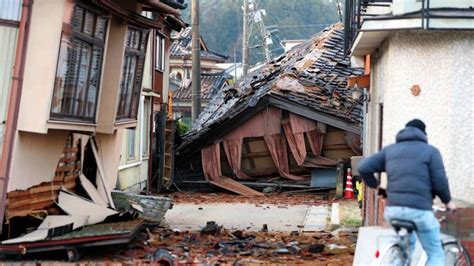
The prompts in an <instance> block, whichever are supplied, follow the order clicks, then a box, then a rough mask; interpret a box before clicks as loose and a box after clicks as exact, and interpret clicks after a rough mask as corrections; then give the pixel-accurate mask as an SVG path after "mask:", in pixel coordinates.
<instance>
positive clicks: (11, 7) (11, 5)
mask: <svg viewBox="0 0 474 266" xmlns="http://www.w3.org/2000/svg"><path fill="white" fill-rule="evenodd" d="M21 2H22V1H21V0H0V19H4V20H14V21H20V14H21Z"/></svg>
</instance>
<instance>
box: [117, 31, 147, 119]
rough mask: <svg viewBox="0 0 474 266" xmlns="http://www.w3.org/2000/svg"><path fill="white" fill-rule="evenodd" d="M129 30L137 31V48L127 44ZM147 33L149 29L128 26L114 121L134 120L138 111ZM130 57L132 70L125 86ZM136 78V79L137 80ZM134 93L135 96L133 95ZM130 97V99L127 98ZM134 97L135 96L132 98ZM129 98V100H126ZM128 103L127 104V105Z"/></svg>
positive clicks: (129, 67)
mask: <svg viewBox="0 0 474 266" xmlns="http://www.w3.org/2000/svg"><path fill="white" fill-rule="evenodd" d="M131 32H139V33H140V39H139V43H138V49H136V48H134V47H130V46H129V34H130V33H131ZM148 34H149V31H148V30H146V29H141V28H136V27H132V26H128V29H127V36H126V39H125V42H126V44H125V52H124V53H125V55H124V58H123V60H124V64H123V68H122V75H121V81H120V93H119V102H118V104H117V110H116V121H119V122H123V121H126V120H136V119H137V116H138V112H139V108H138V107H139V106H138V105H139V102H140V92H141V86H142V81H143V72H144V69H145V57H146V48H147V44H148ZM129 58H130V60H131V58H135V60H136V61H135V65H134V70H133V71H134V72H133V75H132V78H133V80H132V82H131V88H128V87H125V86H126V84H125V83H124V79H125V78H126V77H125V75H127V74H128V73H130V71H131V66H130V65H127V60H128V59H129ZM139 62H140V64H141V73H140V72H139V71H137V66H138V65H139ZM137 78H138V81H137ZM128 89H130V94H128V91H129V90H128ZM134 95H135V96H134ZM127 97H131V99H127ZM134 97H135V98H134ZM128 100H129V101H128ZM127 103H129V106H127ZM133 106H135V108H133Z"/></svg>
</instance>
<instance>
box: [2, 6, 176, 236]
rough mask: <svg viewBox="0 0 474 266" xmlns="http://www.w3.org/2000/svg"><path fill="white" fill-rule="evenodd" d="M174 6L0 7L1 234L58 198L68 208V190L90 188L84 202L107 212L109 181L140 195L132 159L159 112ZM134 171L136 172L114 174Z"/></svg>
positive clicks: (53, 208) (142, 178)
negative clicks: (102, 206) (87, 200)
mask: <svg viewBox="0 0 474 266" xmlns="http://www.w3.org/2000/svg"><path fill="white" fill-rule="evenodd" d="M168 2H173V1H168ZM179 5H181V4H180V3H178V2H176V3H174V5H173V4H171V3H168V4H164V3H160V2H159V1H146V0H144V1H133V0H129V1H120V2H119V1H110V0H87V1H86V0H84V1H81V0H77V1H76V0H52V1H34V2H33V1H29V0H24V1H0V10H1V11H0V15H1V16H2V17H1V20H0V34H1V35H2V40H3V38H4V37H5V38H6V40H8V41H9V43H8V45H7V46H6V47H2V49H1V53H2V55H7V56H6V58H8V62H7V64H6V66H3V65H2V67H3V68H5V69H2V75H4V76H2V83H1V88H0V89H1V95H2V99H1V103H2V105H1V106H0V107H1V110H2V112H1V114H2V121H3V120H5V125H3V123H2V132H1V133H2V135H1V139H2V155H1V156H2V157H1V159H2V160H1V165H0V166H1V167H0V170H1V172H0V176H1V184H0V188H1V190H2V204H1V214H2V215H3V214H4V217H5V219H4V220H5V224H6V227H4V228H7V229H8V230H7V231H5V230H4V233H5V232H7V233H8V234H2V237H3V238H8V237H10V236H14V235H9V232H10V231H11V230H10V229H11V228H13V227H17V226H20V225H19V224H15V219H17V218H18V219H21V218H22V217H25V216H28V215H32V214H38V213H40V214H41V215H40V216H41V217H44V215H47V214H51V213H57V203H58V201H59V200H60V199H59V197H60V195H62V196H61V197H62V199H63V202H69V203H71V201H69V198H71V197H70V196H71V194H73V193H74V192H77V191H78V190H83V189H86V190H87V191H89V192H90V191H94V190H95V189H97V193H98V195H96V194H94V195H91V194H89V198H91V199H92V200H94V199H95V200H96V201H94V202H95V203H97V202H101V203H103V202H102V201H105V203H106V204H105V206H108V207H111V208H113V207H114V203H113V202H112V200H111V196H110V191H111V190H113V189H115V188H116V186H117V184H118V186H119V188H121V189H128V190H134V191H140V190H141V189H142V188H143V185H139V184H140V183H146V181H147V180H150V176H151V171H150V170H149V169H150V167H151V165H150V164H149V163H148V162H147V163H146V164H145V163H143V161H144V160H143V158H144V157H140V156H141V155H146V156H149V154H150V151H151V138H152V136H153V130H152V129H153V127H154V123H153V121H154V120H153V115H152V114H154V113H155V112H157V111H160V110H161V109H162V108H163V107H165V108H166V103H167V100H168V98H167V97H163V95H167V94H168V85H167V84H168V80H167V76H168V73H167V72H166V71H164V69H166V68H167V66H168V64H169V60H168V59H166V57H168V53H167V50H166V48H165V47H166V46H169V44H170V41H169V40H170V33H171V30H178V31H179V30H181V28H183V27H185V23H184V22H183V21H182V20H181V18H180V11H179V10H178V9H176V8H175V7H179ZM162 40H164V41H162ZM158 44H160V45H158ZM161 44H164V46H163V45H161ZM2 45H4V44H3V42H2ZM3 48H5V49H3ZM2 58H3V56H2ZM158 66H160V68H159V67H158ZM4 96H6V97H4ZM132 132H133V133H132ZM155 134H161V132H155ZM139 136H140V139H139V140H138V141H137V139H138V137H139ZM129 147H133V148H130V149H128V148H129ZM137 150H139V151H140V156H138V155H137V153H136V151H137ZM132 153H134V154H132ZM131 159H137V161H132V160H131ZM138 159H139V160H138ZM142 164H143V166H142ZM138 165H139V166H141V167H142V168H143V169H144V170H142V171H143V173H141V174H136V173H134V174H126V173H124V171H126V170H127V169H132V168H133V167H135V166H138ZM119 169H120V173H119ZM131 177H133V178H135V179H136V180H130V178H131ZM90 185H92V186H94V187H95V188H94V189H92V190H88V189H87V188H89V187H90ZM65 191H67V192H65ZM72 200H73V201H74V199H72ZM99 205H100V204H99ZM84 206H85V205H84ZM60 207H61V206H60ZM78 208H79V207H78ZM81 208H82V207H81ZM62 210H63V211H65V210H64V209H62ZM109 210H110V213H112V212H114V210H112V209H109ZM65 212H66V213H68V212H67V211H65ZM110 213H109V214H110Z"/></svg>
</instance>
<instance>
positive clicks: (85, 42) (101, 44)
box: [50, 3, 109, 123]
mask: <svg viewBox="0 0 474 266" xmlns="http://www.w3.org/2000/svg"><path fill="white" fill-rule="evenodd" d="M78 8H80V9H82V10H83V11H82V12H83V14H82V18H81V27H80V28H75V27H74V25H73V23H74V21H73V20H74V18H75V12H76V10H77V9H78ZM87 13H91V14H92V15H93V22H92V23H93V24H92V29H91V35H88V34H85V33H83V31H84V27H85V24H86V15H87ZM71 19H72V21H71V24H63V30H62V33H61V40H60V42H61V43H60V48H59V53H58V60H57V64H56V74H55V79H57V78H58V74H59V71H60V69H59V64H60V61H61V60H62V54H61V52H62V51H63V49H66V51H67V52H66V54H65V55H64V56H66V57H69V56H71V55H70V54H69V53H71V52H76V53H78V54H79V56H78V61H77V62H76V63H75V66H71V65H70V64H71V62H69V60H68V59H66V60H67V62H66V64H67V65H66V69H67V70H66V72H65V74H64V77H63V81H64V83H66V80H67V76H68V74H67V72H68V71H69V69H72V68H77V69H75V70H74V72H76V73H75V74H74V75H75V76H74V80H73V83H74V86H72V87H67V85H64V88H61V87H60V86H61V85H59V84H58V83H57V81H55V84H54V88H53V90H54V91H53V99H52V103H51V108H50V118H51V119H52V120H61V121H71V122H77V121H80V122H88V123H94V122H95V119H96V116H97V109H98V108H97V107H98V104H99V102H98V100H99V94H100V82H101V77H102V66H103V62H104V55H105V43H106V37H107V28H108V23H109V19H108V17H107V16H106V15H104V13H103V12H101V11H100V10H98V9H96V8H93V7H91V6H88V5H86V4H83V3H76V4H75V6H74V9H73V14H72V17H71ZM100 19H103V21H104V24H103V32H102V36H101V37H98V36H97V25H98V22H99V20H100ZM65 36H66V37H65ZM66 38H68V39H66ZM74 42H77V43H79V44H80V48H79V49H78V50H76V51H74ZM63 45H66V47H63ZM68 45H71V47H68ZM84 46H89V49H90V57H89V58H88V66H87V69H86V77H85V86H84V87H85V94H84V96H83V97H79V98H76V97H77V92H78V82H79V80H80V78H79V72H80V66H81V64H82V52H83V47H84ZM96 50H99V51H100V59H99V61H98V62H97V64H98V65H97V73H96V75H97V81H96V83H97V84H96V91H95V94H96V95H95V97H94V106H93V111H92V112H93V114H92V116H86V114H85V112H86V109H87V107H85V108H84V107H83V108H81V109H79V110H80V111H79V114H77V113H75V112H77V111H74V109H75V108H76V105H79V104H81V103H78V101H83V103H82V104H87V103H88V97H89V93H90V92H91V72H92V69H93V68H94V64H93V63H94V52H95V51H96ZM58 90H59V91H61V90H62V92H58ZM67 94H70V95H73V96H72V97H71V98H70V99H68V98H66V97H65V95H67ZM59 99H60V101H61V104H60V105H58V108H59V109H60V110H59V111H55V110H54V108H55V105H54V102H55V101H59ZM68 100H69V101H70V103H69V104H70V105H71V106H70V107H67V101H68ZM59 106H60V107H59ZM65 108H68V109H70V111H66V112H65V111H64V110H63V109H65Z"/></svg>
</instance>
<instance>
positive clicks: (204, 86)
mask: <svg viewBox="0 0 474 266" xmlns="http://www.w3.org/2000/svg"><path fill="white" fill-rule="evenodd" d="M228 79H229V76H228V75H227V73H225V72H218V73H203V74H201V99H203V100H211V99H212V97H213V96H214V95H216V93H218V92H219V91H220V90H222V88H223V86H224V85H225V84H226V81H227V80H228ZM191 98H192V86H191V80H190V79H186V80H183V81H182V82H181V85H180V87H179V89H178V90H177V91H176V92H175V93H174V94H173V99H178V100H191Z"/></svg>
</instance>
